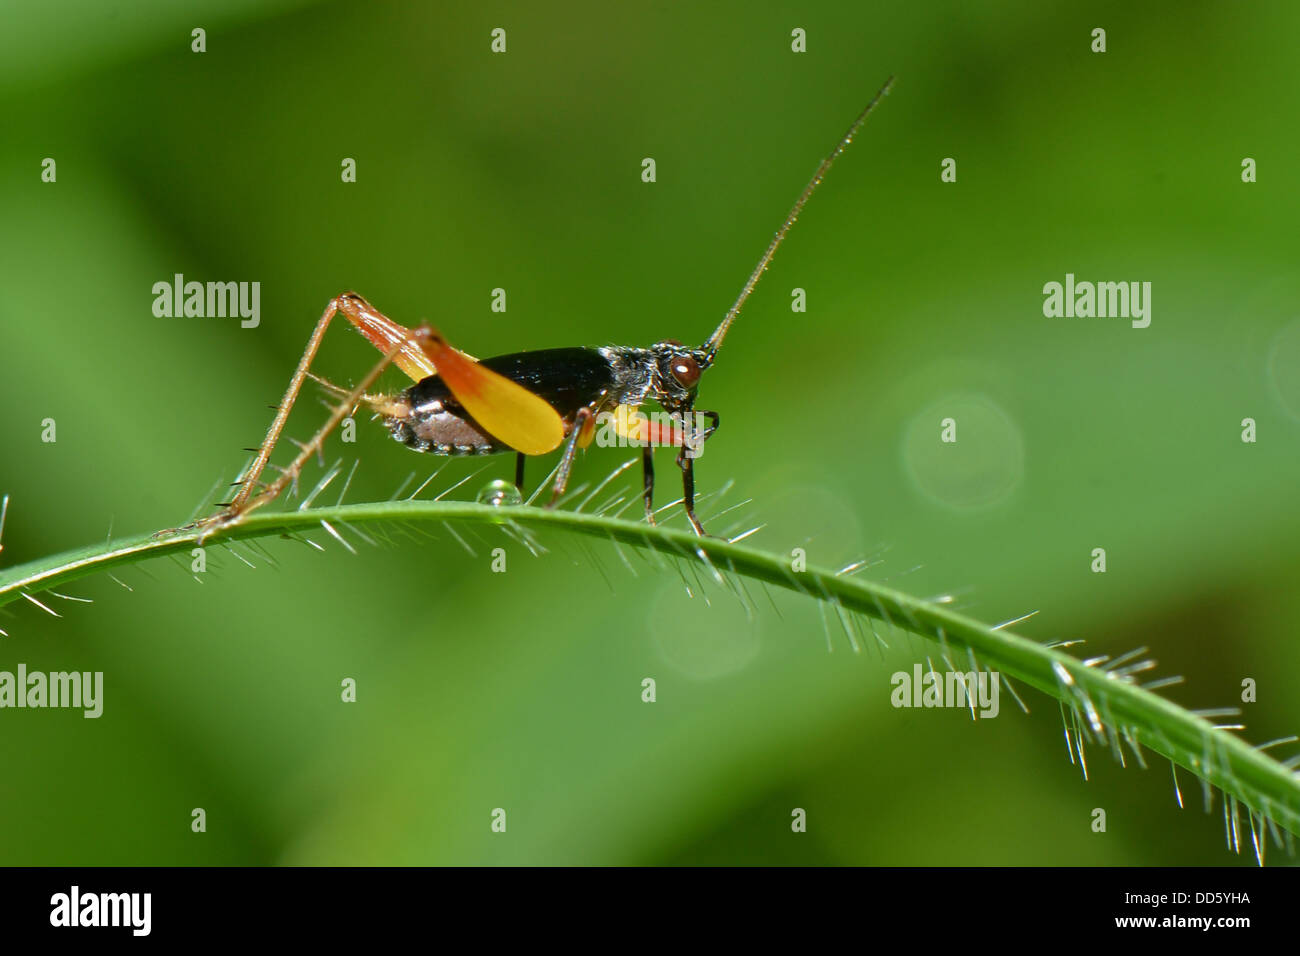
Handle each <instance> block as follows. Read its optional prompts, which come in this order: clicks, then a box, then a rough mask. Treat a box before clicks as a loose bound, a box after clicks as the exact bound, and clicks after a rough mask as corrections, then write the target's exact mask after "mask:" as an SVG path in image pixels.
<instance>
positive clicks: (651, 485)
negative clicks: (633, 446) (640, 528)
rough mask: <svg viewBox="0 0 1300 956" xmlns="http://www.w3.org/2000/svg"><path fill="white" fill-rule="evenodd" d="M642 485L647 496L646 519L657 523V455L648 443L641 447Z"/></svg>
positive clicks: (644, 494) (643, 493) (643, 492)
mask: <svg viewBox="0 0 1300 956" xmlns="http://www.w3.org/2000/svg"><path fill="white" fill-rule="evenodd" d="M641 472H642V485H643V488H644V490H643V491H642V495H643V496H644V497H645V520H646V521H647V522H649V523H650V524H654V523H655V456H654V448H653V447H651V446H650V445H649V444H647V445H646V446H645V447H644V448H642V449H641Z"/></svg>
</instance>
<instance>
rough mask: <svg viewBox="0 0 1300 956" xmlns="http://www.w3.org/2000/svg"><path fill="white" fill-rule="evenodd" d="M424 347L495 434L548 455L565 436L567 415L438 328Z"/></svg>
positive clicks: (440, 373) (473, 412)
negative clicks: (461, 347) (482, 361)
mask: <svg viewBox="0 0 1300 956" xmlns="http://www.w3.org/2000/svg"><path fill="white" fill-rule="evenodd" d="M424 351H425V354H427V355H428V357H429V361H431V362H432V363H433V364H434V366H435V367H436V368H437V371H438V377H439V378H441V379H442V380H443V381H444V382H445V383H446V384H447V388H448V389H449V390H450V391H451V394H453V395H455V396H456V401H458V402H460V404H461V405H463V406H464V407H465V411H467V412H469V413H470V415H472V416H473V417H474V420H475V421H476V422H478V423H479V424H480V425H481V426H483V428H485V429H486V430H487V431H488V433H489V434H491V435H492V437H494V438H496V439H498V440H499V441H501V442H504V443H505V444H507V445H509V446H510V447H511V448H513V449H515V450H516V451H521V452H523V453H524V454H525V455H545V454H546V453H547V452H550V451H555V449H557V448H559V447H560V443H561V442H563V441H564V419H562V418H561V417H560V413H559V412H557V411H556V410H555V409H554V408H552V407H551V406H550V403H549V402H547V401H546V400H545V399H544V398H542V397H540V396H538V395H534V394H533V393H532V392H530V391H528V389H526V388H524V387H523V386H522V385H520V384H519V383H517V382H512V381H510V379H508V378H506V377H505V376H504V375H498V374H497V373H496V372H494V371H492V370H491V369H490V368H486V367H484V366H483V365H480V364H479V363H478V362H476V361H474V360H473V359H472V358H470V357H469V356H468V355H466V354H465V353H464V352H458V351H457V350H456V349H454V348H452V347H451V346H450V345H448V344H447V340H446V339H444V338H443V337H442V334H441V333H439V332H438V331H437V330H433V331H432V332H431V334H430V335H429V337H428V338H427V339H426V340H425V342H424Z"/></svg>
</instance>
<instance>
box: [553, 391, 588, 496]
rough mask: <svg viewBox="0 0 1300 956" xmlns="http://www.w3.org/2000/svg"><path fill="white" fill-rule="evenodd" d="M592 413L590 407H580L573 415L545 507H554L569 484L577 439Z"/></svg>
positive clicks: (579, 437)
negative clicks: (558, 467) (571, 424)
mask: <svg viewBox="0 0 1300 956" xmlns="http://www.w3.org/2000/svg"><path fill="white" fill-rule="evenodd" d="M594 415H595V412H593V411H592V410H591V409H590V408H580V409H578V411H577V413H576V414H575V415H574V416H573V427H572V428H571V429H570V431H569V441H568V443H567V444H566V445H565V446H564V457H563V458H561V459H560V469H559V471H558V472H556V474H555V488H554V490H552V492H551V500H550V501H549V502H548V503H547V505H546V507H548V508H554V507H555V503H556V502H557V501H559V500H560V495H562V494H564V489H565V488H567V487H568V486H569V470H570V469H571V468H572V467H573V459H574V456H575V455H577V453H578V441H579V439H581V437H582V433H583V432H584V431H585V430H586V428H587V425H588V423H589V422H591V421H592V419H593V417H594Z"/></svg>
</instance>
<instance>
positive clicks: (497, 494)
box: [478, 478, 524, 508]
mask: <svg viewBox="0 0 1300 956" xmlns="http://www.w3.org/2000/svg"><path fill="white" fill-rule="evenodd" d="M478 503H479V504H481V505H492V506H493V507H494V508H495V507H498V506H500V505H521V504H523V503H524V497H523V495H521V494H520V493H519V489H518V488H516V487H515V486H514V485H512V484H511V483H510V482H508V481H502V480H501V479H500V478H498V479H497V480H496V481H490V482H488V483H487V484H486V485H484V486H483V489H482V490H481V491H480V492H479V493H478Z"/></svg>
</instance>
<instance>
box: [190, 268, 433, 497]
mask: <svg viewBox="0 0 1300 956" xmlns="http://www.w3.org/2000/svg"><path fill="white" fill-rule="evenodd" d="M340 312H341V313H343V315H344V316H346V317H347V319H348V321H349V322H351V323H352V324H353V325H355V326H356V327H357V328H358V329H359V330H360V331H361V333H362V334H363V335H365V337H366V338H367V339H369V340H370V342H371V343H372V344H374V345H375V347H376V348H378V349H380V351H383V352H388V353H390V354H389V356H388V357H387V358H386V359H385V361H384V366H385V367H387V365H388V363H389V362H394V361H395V362H397V364H398V365H400V366H401V367H402V370H403V371H405V372H406V373H407V374H408V375H412V377H416V373H419V377H425V375H432V374H433V365H432V363H430V362H429V360H428V358H427V357H426V356H425V354H424V349H423V347H422V346H421V345H420V344H419V343H418V342H416V341H415V340H414V339H415V336H414V333H412V332H411V330H410V329H407V328H405V327H403V326H400V325H398V324H397V323H396V322H394V321H392V320H391V319H389V318H388V317H387V316H385V315H383V314H382V313H380V312H376V311H375V309H374V308H373V307H372V306H371V305H370V303H368V302H367V301H366V300H365V299H363V298H361V296H359V295H357V294H356V293H355V292H344V293H343V294H342V295H340V296H337V297H335V298H333V299H330V301H329V304H328V305H326V306H325V311H324V312H323V313H321V317H320V319H319V320H318V321H317V322H316V328H315V329H313V330H312V333H311V338H309V339H308V340H307V348H306V349H304V350H303V353H302V358H301V359H299V360H298V368H297V369H296V370H295V371H294V373H293V377H292V378H290V379H289V387H288V388H287V389H285V392H284V397H283V398H282V399H280V404H279V405H277V406H276V411H275V418H274V419H273V420H272V422H271V427H270V428H269V429H267V432H266V437H265V438H264V439H262V444H261V445H260V446H259V447H258V449H257V455H256V457H255V458H254V459H253V462H252V464H251V465H249V466H248V469H247V470H246V471H245V472H244V473H243V474H242V475H240V476H239V478H237V479H236V481H235V483H236V484H238V485H240V488H239V493H238V494H236V495H235V497H234V498H233V499H231V501H230V503H229V504H228V505H226V509H225V511H224V512H222V513H221V514H220V515H217V516H216V519H222V520H228V519H230V518H233V517H235V516H236V515H239V514H241V513H243V512H244V511H245V510H247V506H248V504H249V502H250V501H252V500H253V493H254V491H255V490H256V488H257V484H258V479H259V478H260V477H261V476H262V472H263V471H264V470H265V469H266V464H267V462H268V461H270V459H271V452H272V451H274V450H275V446H276V443H277V442H278V441H279V440H280V434H281V433H282V432H283V431H284V426H285V423H287V422H288V420H289V413H290V412H291V411H292V410H293V404H294V402H295V401H297V400H298V393H299V392H301V391H302V384H303V382H304V381H305V380H306V379H307V376H308V374H309V373H308V369H309V368H310V366H311V363H312V360H313V359H315V358H316V353H317V352H319V351H320V346H321V342H322V341H323V340H324V338H325V332H326V330H327V329H328V328H329V325H330V321H331V320H332V319H333V318H334V316H336V315H338V314H339V313H340ZM426 368H427V369H428V371H427V372H426V371H425V369H426ZM381 371H382V369H381ZM377 377H378V376H377V375H376V378H377ZM370 381H371V383H373V381H374V379H370ZM367 387H369V386H367ZM362 391H363V392H364V389H363V390H362ZM352 404H353V405H355V404H356V401H355V400H354V401H353V402H352ZM342 417H346V414H345V415H344V416H342ZM282 487H283V486H282ZM258 497H261V496H260V495H259V496H258ZM268 500H269V499H268ZM216 519H213V520H216Z"/></svg>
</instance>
